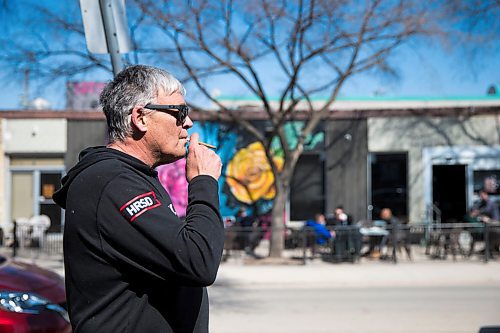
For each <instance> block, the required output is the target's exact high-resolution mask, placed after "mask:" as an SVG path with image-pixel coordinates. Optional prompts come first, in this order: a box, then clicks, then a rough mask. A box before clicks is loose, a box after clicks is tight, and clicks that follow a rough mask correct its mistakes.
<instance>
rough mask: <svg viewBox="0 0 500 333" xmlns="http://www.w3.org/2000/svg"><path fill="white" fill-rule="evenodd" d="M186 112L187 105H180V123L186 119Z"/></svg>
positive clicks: (187, 109)
mask: <svg viewBox="0 0 500 333" xmlns="http://www.w3.org/2000/svg"><path fill="white" fill-rule="evenodd" d="M188 113H189V107H188V106H184V107H182V108H180V109H179V122H180V123H181V124H184V122H185V121H186V118H187V116H188Z"/></svg>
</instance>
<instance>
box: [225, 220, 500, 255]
mask: <svg viewBox="0 0 500 333" xmlns="http://www.w3.org/2000/svg"><path fill="white" fill-rule="evenodd" d="M327 229H328V230H331V231H334V232H335V237H334V238H332V239H327V240H326V241H324V242H321V243H319V242H317V237H316V235H315V233H314V230H313V229H312V228H309V227H301V228H285V231H284V233H285V235H284V237H285V255H287V256H289V257H293V258H296V259H300V260H302V261H303V262H304V263H305V262H306V261H307V260H308V259H312V258H318V257H319V258H321V259H323V260H325V261H331V262H341V261H350V262H356V261H359V260H360V258H362V257H365V256H368V255H370V252H372V251H374V253H376V250H375V248H377V247H378V248H379V249H378V251H384V252H385V253H383V254H382V259H388V260H391V261H394V262H397V261H398V254H399V253H401V252H402V250H403V249H404V250H405V251H406V252H407V253H406V254H407V257H408V258H409V259H410V260H413V259H414V258H412V256H413V255H418V260H420V259H425V260H443V259H447V258H448V257H451V258H453V260H457V259H458V258H463V259H469V258H480V259H481V260H483V261H484V262H488V261H489V260H491V259H492V257H493V255H495V256H496V257H498V256H499V255H500V252H499V247H500V223H498V222H494V223H493V222H492V223H452V224H450V223H411V224H398V225H397V227H396V228H394V227H393V226H391V225H388V226H383V227H377V226H373V225H362V224H361V225H355V226H331V227H327ZM270 233H271V229H270V228H265V229H258V228H256V227H238V226H231V227H228V228H226V242H225V258H229V257H230V256H232V255H233V254H237V253H239V254H244V253H245V252H247V251H245V249H247V248H248V244H249V239H251V238H252V237H254V236H251V235H259V234H260V236H261V237H262V238H263V239H264V240H265V239H266V238H269V235H270ZM266 236H267V237H266ZM266 245H267V244H266ZM492 252H495V253H492ZM259 254H260V255H261V256H265V255H266V252H265V250H263V251H261V252H260V253H259ZM372 254H373V253H372Z"/></svg>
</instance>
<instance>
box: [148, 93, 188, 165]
mask: <svg viewBox="0 0 500 333" xmlns="http://www.w3.org/2000/svg"><path fill="white" fill-rule="evenodd" d="M155 104H161V105H184V104H186V101H185V100H184V96H182V95H181V94H180V93H178V92H176V93H173V94H172V95H165V94H164V93H163V92H160V94H159V95H158V99H157V101H156V102H155ZM176 115H177V111H176V110H172V112H168V113H166V112H160V111H152V112H151V113H150V114H148V115H147V117H149V118H150V119H149V124H148V130H147V133H146V136H147V142H148V143H149V147H150V149H151V153H152V154H153V156H155V159H156V161H157V162H156V164H155V166H156V165H160V164H166V163H171V162H174V161H176V160H178V159H181V158H183V157H184V156H185V155H186V143H187V138H188V132H187V129H188V128H191V127H192V126H193V122H192V121H191V119H190V118H189V117H187V118H186V121H185V122H184V124H178V122H177V117H176Z"/></svg>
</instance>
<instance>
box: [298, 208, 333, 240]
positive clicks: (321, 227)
mask: <svg viewBox="0 0 500 333" xmlns="http://www.w3.org/2000/svg"><path fill="white" fill-rule="evenodd" d="M325 224H326V220H325V215H323V214H320V213H319V214H316V215H314V220H312V219H311V220H308V221H307V222H306V224H305V226H306V227H308V228H311V229H312V230H313V232H314V236H315V242H316V244H318V245H324V244H326V243H328V242H329V241H330V240H331V239H333V238H335V232H334V231H330V230H328V229H327V228H326V226H325Z"/></svg>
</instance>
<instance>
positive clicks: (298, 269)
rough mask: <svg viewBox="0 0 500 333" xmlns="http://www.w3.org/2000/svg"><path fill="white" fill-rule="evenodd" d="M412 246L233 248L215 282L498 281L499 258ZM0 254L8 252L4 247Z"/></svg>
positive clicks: (58, 267)
mask: <svg viewBox="0 0 500 333" xmlns="http://www.w3.org/2000/svg"><path fill="white" fill-rule="evenodd" d="M422 251H423V250H421V249H417V250H416V251H414V258H413V260H412V261H410V260H408V259H407V258H401V260H400V261H399V262H398V263H397V264H394V263H392V262H390V261H379V260H369V259H364V258H363V259H361V261H359V262H356V263H331V262H327V261H323V260H321V259H319V258H316V259H308V260H307V261H306V263H305V264H303V262H302V261H300V260H286V261H272V260H268V259H261V260H257V259H252V258H250V257H246V256H245V255H243V254H238V255H236V256H234V257H231V258H229V260H227V261H226V262H223V263H222V264H221V266H220V268H219V273H218V275H217V279H216V282H215V285H216V286H235V287H252V288H255V287H258V288H284V287H287V288H289V287H294V288H321V287H324V286H336V287H361V288H369V287H386V286H401V287H402V286H413V287H415V286H427V287H429V286H436V287H439V286H460V285H478V286H500V260H493V261H489V262H488V263H484V262H483V261H482V260H481V258H480V257H472V258H469V259H464V258H458V259H457V260H455V261H454V260H452V259H451V258H449V259H448V260H430V259H428V258H427V257H426V256H425V255H424V254H423V252H422ZM0 254H3V255H4V256H10V252H8V251H6V250H3V251H0ZM17 259H18V260H21V261H27V262H30V263H34V264H37V265H39V266H41V267H44V268H47V269H50V270H52V271H55V272H57V273H58V274H60V275H62V276H64V265H63V261H62V258H61V257H58V256H44V255H33V254H32V255H28V256H26V255H25V256H18V257H17Z"/></svg>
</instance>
